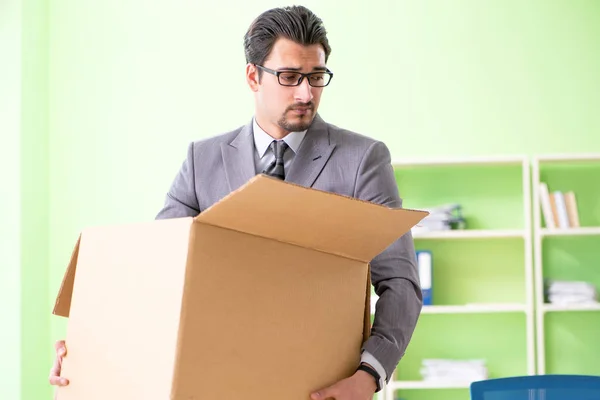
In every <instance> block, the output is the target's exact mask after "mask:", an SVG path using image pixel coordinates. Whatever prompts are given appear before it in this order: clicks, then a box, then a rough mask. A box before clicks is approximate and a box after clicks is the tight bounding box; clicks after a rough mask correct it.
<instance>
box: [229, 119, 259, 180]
mask: <svg viewBox="0 0 600 400" xmlns="http://www.w3.org/2000/svg"><path fill="white" fill-rule="evenodd" d="M253 150H254V138H253V136H252V122H250V123H249V124H248V125H246V126H244V127H242V129H241V130H240V133H239V134H238V135H237V136H236V137H235V139H233V140H232V141H231V143H223V144H221V154H222V155H223V163H224V165H225V175H226V177H227V183H228V184H229V189H230V190H231V191H232V192H233V191H234V190H237V189H239V188H240V187H241V186H242V185H244V184H245V183H246V182H248V181H249V180H250V179H252V177H253V176H254V175H256V171H255V167H254V155H253V153H252V152H253Z"/></svg>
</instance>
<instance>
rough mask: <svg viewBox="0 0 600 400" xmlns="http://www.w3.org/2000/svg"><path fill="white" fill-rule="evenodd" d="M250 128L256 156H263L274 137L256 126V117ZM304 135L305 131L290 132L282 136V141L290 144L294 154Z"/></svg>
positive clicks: (296, 152)
mask: <svg viewBox="0 0 600 400" xmlns="http://www.w3.org/2000/svg"><path fill="white" fill-rule="evenodd" d="M252 130H253V134H254V147H255V148H256V151H257V152H258V156H259V157H260V158H263V157H264V155H265V153H266V152H267V150H268V149H269V146H270V145H271V142H272V141H273V140H274V139H273V137H271V136H270V135H269V134H268V133H267V132H265V131H264V130H263V129H262V128H261V127H260V126H258V123H256V118H254V119H253V120H252ZM305 135H306V131H301V132H290V133H289V134H287V135H286V136H285V137H284V138H283V141H284V142H285V143H287V145H288V146H290V149H292V150H293V151H294V153H295V154H298V149H299V148H300V145H301V144H302V140H303V139H304V136H305Z"/></svg>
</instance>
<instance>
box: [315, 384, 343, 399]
mask: <svg viewBox="0 0 600 400" xmlns="http://www.w3.org/2000/svg"><path fill="white" fill-rule="evenodd" d="M337 392H338V391H337V387H336V385H333V386H329V387H328V388H325V389H321V390H319V391H317V392H314V393H312V394H311V395H310V398H311V399H312V400H326V399H335V398H336V396H337Z"/></svg>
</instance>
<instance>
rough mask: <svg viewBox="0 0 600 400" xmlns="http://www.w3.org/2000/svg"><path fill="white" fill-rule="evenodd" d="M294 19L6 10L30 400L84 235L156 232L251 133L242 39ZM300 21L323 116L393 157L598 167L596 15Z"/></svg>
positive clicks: (404, 10) (121, 10)
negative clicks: (324, 34)
mask: <svg viewBox="0 0 600 400" xmlns="http://www.w3.org/2000/svg"><path fill="white" fill-rule="evenodd" d="M19 4H21V5H22V10H21V8H20V6H19ZM282 4H286V3H282V2H272V1H266V0H258V1H255V2H242V1H240V0H236V1H232V0H223V1H219V2H204V1H199V2H191V1H186V2H172V1H169V2H167V1H162V2H147V1H141V0H137V1H136V0H131V1H128V2H119V1H116V0H107V1H103V2H98V1H91V0H87V1H86V0H78V1H74V0H64V1H60V2H52V3H51V4H50V5H48V4H47V2H45V1H42V0H39V1H33V0H29V1H25V2H16V1H14V0H5V1H4V2H2V3H1V5H0V21H2V24H1V25H0V29H1V30H0V34H1V36H0V40H1V42H0V43H1V47H0V51H1V53H0V54H1V55H2V62H0V65H2V68H4V69H7V71H8V72H7V73H4V72H3V75H2V77H0V82H2V83H3V85H2V88H3V90H1V91H0V102H1V103H0V104H2V107H1V108H0V112H2V113H7V112H8V114H9V118H1V119H0V128H1V129H2V141H3V146H2V149H1V150H0V151H2V155H3V157H1V160H0V163H2V164H1V165H2V167H3V168H2V182H3V184H2V193H3V194H4V193H7V194H8V195H7V196H6V195H3V196H2V200H1V201H2V208H1V211H0V212H2V213H4V214H6V218H4V219H3V221H9V223H8V224H3V226H2V228H0V229H1V231H0V232H1V235H2V236H1V237H2V243H1V244H0V245H1V246H3V247H2V250H4V248H5V247H6V248H7V250H6V251H2V262H3V263H6V265H8V266H9V267H8V268H2V270H1V272H0V273H1V274H2V275H1V276H2V280H1V282H0V288H1V289H3V290H2V291H1V293H0V296H2V297H1V299H2V300H4V302H5V304H6V303H7V302H8V304H15V305H16V306H15V307H14V308H12V309H10V310H3V314H2V322H1V323H2V326H3V327H5V328H4V329H2V335H3V336H2V337H3V338H4V336H5V335H8V336H7V339H8V340H9V342H10V343H12V342H16V343H18V342H19V340H22V341H23V342H24V343H23V349H24V350H23V351H22V353H21V352H20V351H19V350H15V349H11V350H9V359H11V360H14V363H13V364H11V365H16V364H15V363H19V362H22V363H23V365H24V368H23V379H22V381H23V392H24V396H23V399H27V400H29V399H36V400H37V399H40V398H50V395H51V391H50V390H49V388H47V387H46V386H45V385H44V384H45V379H46V375H47V370H48V367H49V363H50V357H51V350H52V343H53V341H54V340H56V339H59V338H62V337H64V334H65V327H66V324H65V321H64V320H62V319H60V318H57V317H50V316H49V312H50V309H51V305H52V304H53V301H54V297H55V294H56V291H57V289H58V285H59V283H60V280H61V278H62V273H63V271H64V267H65V266H66V263H67V261H68V257H69V255H70V251H71V248H72V246H73V244H74V242H75V240H76V237H77V234H78V232H79V230H80V229H82V228H83V227H85V226H87V225H94V224H110V223H120V222H132V221H141V220H148V219H151V218H153V217H154V215H155V214H156V212H157V211H158V209H159V208H160V207H161V205H162V201H163V197H164V193H165V191H166V190H167V188H168V186H169V184H170V183H171V180H172V178H173V176H174V174H175V172H176V171H177V169H178V167H179V165H180V163H181V161H182V160H183V157H184V155H185V149H186V145H187V144H188V142H189V141H191V140H194V139H199V138H203V137H207V136H212V135H214V134H216V133H219V132H223V131H226V130H229V129H233V128H235V127H236V126H238V125H240V124H243V123H245V122H247V121H248V120H249V119H250V117H251V113H252V109H253V108H252V97H251V94H250V92H249V91H248V90H247V88H246V86H245V80H244V58H243V49H242V37H243V34H244V32H245V30H246V28H247V26H248V24H249V23H250V21H251V20H252V18H254V17H255V16H256V15H257V14H258V13H260V12H261V11H263V10H264V9H266V8H269V7H271V6H276V5H282ZM304 4H305V5H307V6H308V7H310V8H312V9H313V10H314V11H315V12H317V13H318V14H319V15H320V16H321V17H322V18H323V19H324V21H325V23H326V26H327V28H328V30H329V32H330V35H329V36H330V41H331V44H332V46H333V53H332V56H331V59H330V63H329V66H330V68H331V69H332V70H333V71H334V73H335V77H334V80H333V82H332V84H331V86H330V87H328V88H327V89H326V92H325V94H324V96H323V100H322V105H321V109H320V112H321V115H322V116H323V117H324V118H325V119H326V120H328V121H330V122H332V123H335V124H338V125H341V126H344V127H348V128H350V129H355V130H357V131H360V132H363V133H365V134H367V135H370V136H372V137H375V138H378V139H381V140H384V141H385V142H386V143H387V144H388V145H389V147H390V149H391V151H392V154H393V156H394V158H402V157H421V156H428V157H435V156H460V155H487V154H535V153H553V152H590V151H600V135H599V134H598V131H599V128H600V114H599V113H597V110H598V109H599V108H600V76H599V75H598V73H597V71H599V70H600V53H599V52H598V51H597V49H598V48H600V2H597V1H593V0H589V1H566V0H563V1H553V2H547V1H541V0H532V1H527V2H523V1H517V0H507V1H495V2H492V1H479V0H456V1H441V0H440V1H434V0H430V1H419V2H417V1H408V0H406V1H400V0H387V1H386V0H376V1H370V2H364V1H357V0H353V1H348V2H346V3H345V5H344V7H340V6H339V4H338V2H337V1H336V2H334V1H333V0H321V1H306V2H304ZM7 10H8V12H7ZM21 31H22V34H23V40H22V43H21V42H20V41H19V40H20V39H19V36H20V35H21ZM21 57H22V58H23V64H22V65H21V62H20V59H21ZM5 60H9V61H8V63H7V62H5ZM4 69H3V70H2V71H4ZM13 78H14V79H13ZM4 81H6V82H4ZM15 82H17V83H15ZM19 82H22V83H23V85H22V87H19V85H18V83H19ZM15 85H17V86H15ZM21 96H22V98H23V100H22V104H23V106H22V108H19V109H17V110H15V111H14V112H13V108H14V107H18V105H15V104H19V102H18V101H17V99H19V98H20V97H21ZM15 102H16V103H15ZM4 104H7V107H5V106H4ZM15 113H16V114H15ZM0 115H3V114H0ZM15 116H17V117H15ZM21 117H22V122H23V123H22V126H21V125H20V122H21ZM15 118H16V119H15ZM5 136H6V138H5ZM34 143H39V144H41V145H43V146H47V147H42V148H41V149H42V150H40V148H37V150H36V149H34V148H33V147H32V145H33V144H34ZM43 149H47V151H44V150H43ZM4 153H6V157H4ZM5 175H6V177H5ZM21 190H22V191H21ZM29 190H35V192H33V193H34V194H33V195H30V192H29ZM4 202H7V204H6V206H4ZM20 206H21V207H24V211H23V216H22V217H21V218H20V217H19V213H15V212H13V211H14V210H18V209H19V207H20ZM46 213H47V214H46ZM4 214H3V216H4ZM20 232H23V236H22V238H23V241H22V244H23V250H24V252H23V259H22V260H20V256H21V254H20V252H19V251H18V250H17V249H18V243H15V240H16V239H15V238H18V237H19V234H20ZM15 244H17V246H15ZM3 265H4V264H3ZM19 265H22V268H19ZM19 272H21V273H22V276H19ZM5 276H6V279H5ZM5 286H6V288H7V289H8V290H4V289H5ZM21 291H23V293H28V294H27V296H29V297H27V298H26V299H25V301H24V302H23V306H22V310H20V309H19V306H18V304H19V301H20V296H21ZM4 313H7V314H6V315H5V314H4ZM19 319H21V320H22V326H23V328H24V331H23V333H22V334H21V331H20V328H19V326H20V324H19V323H18V321H19ZM47 324H50V327H49V328H48V327H47ZM6 327H8V328H6ZM28 332H30V333H28ZM31 332H36V334H31ZM30 346H31V347H30ZM43 348H47V350H46V352H44V350H41V349H43ZM30 349H33V350H34V351H30ZM36 349H37V350H36ZM38 350H39V351H38ZM15 373H16V372H15V370H14V369H12V368H10V371H8V375H7V374H2V378H0V379H7V381H8V386H4V385H0V387H2V390H9V392H8V393H9V395H8V396H0V397H1V398H3V399H4V398H7V399H17V398H18V397H19V396H18V390H19V388H18V387H17V386H15V387H14V388H13V386H14V383H13V380H14V379H17V378H18V376H15V375H14V374H15ZM7 376H8V377H9V378H6V377H7ZM38 378H39V379H41V380H42V381H43V384H41V386H36V384H37V382H38ZM34 382H35V384H34ZM1 383H2V384H4V382H1ZM11 385H13V386H11ZM6 388H8V389H6ZM27 393H28V394H27ZM25 394H27V397H25Z"/></svg>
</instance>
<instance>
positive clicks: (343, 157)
mask: <svg viewBox="0 0 600 400" xmlns="http://www.w3.org/2000/svg"><path fill="white" fill-rule="evenodd" d="M253 151H254V141H253V134H252V122H250V123H249V124H248V125H245V126H243V127H241V128H238V129H236V130H234V131H232V132H228V133H225V134H222V135H219V136H216V137H213V138H210V139H206V140H201V141H197V142H193V143H191V144H190V146H189V148H188V152H187V158H186V160H185V161H184V162H183V165H182V166H181V169H180V171H179V172H178V174H177V176H176V177H175V180H174V182H173V184H172V186H171V188H170V190H169V191H168V193H167V196H166V201H165V204H164V207H163V208H162V210H160V212H159V213H158V215H157V219H161V218H177V217H186V216H196V215H198V214H199V213H200V212H202V210H205V209H207V208H208V207H210V206H211V205H212V204H214V203H216V202H217V201H219V200H220V199H221V198H223V197H224V196H226V195H228V194H229V193H230V192H232V191H234V190H236V189H238V188H239V187H240V186H242V185H243V184H244V183H246V182H247V181H248V180H249V179H250V178H252V177H253V176H254V175H255V166H254V156H253ZM286 181H290V182H293V183H296V184H299V185H303V186H306V187H313V188H315V189H320V190H325V191H329V192H334V193H338V194H342V195H346V196H352V197H356V198H359V199H362V200H366V201H371V202H374V203H379V204H383V205H386V206H389V207H401V205H402V200H401V199H400V197H399V194H398V187H397V184H396V180H395V178H394V172H393V169H392V166H391V160H390V153H389V150H388V148H387V147H386V146H385V145H384V144H383V143H382V142H379V141H375V140H373V139H370V138H368V137H365V136H362V135H359V134H356V133H353V132H350V131H347V130H344V129H341V128H338V127H336V126H334V125H331V124H328V123H326V122H324V121H323V120H322V119H321V118H320V116H318V115H317V116H316V117H315V120H314V121H313V123H312V125H311V127H310V128H309V129H308V131H307V133H306V136H305V137H304V140H303V142H302V144H301V146H300V148H299V150H298V153H297V154H296V156H295V158H294V160H293V162H292V164H291V167H290V168H289V171H286ZM415 258H416V256H415V249H414V244H413V240H412V236H411V233H410V232H408V233H406V234H405V235H403V236H402V237H401V238H400V239H398V240H397V241H396V242H395V243H394V244H392V245H391V246H389V247H388V248H387V249H386V250H385V251H384V252H383V253H381V254H380V255H378V256H377V257H375V259H373V260H372V262H371V279H372V283H373V285H374V287H375V292H376V293H377V295H378V296H379V301H378V302H377V305H376V311H375V319H374V322H373V327H372V334H371V336H370V338H369V339H367V341H366V342H365V343H364V345H363V350H366V351H368V352H369V353H371V354H372V355H373V356H374V357H375V358H376V359H377V360H378V361H379V362H380V363H381V365H382V366H383V368H384V369H385V370H386V373H387V378H388V381H389V379H390V378H391V376H392V373H393V371H394V369H395V368H396V366H397V364H398V362H399V361H400V358H401V357H402V356H403V355H404V352H405V350H406V347H407V345H408V343H409V341H410V338H411V336H412V334H413V331H414V328H415V325H416V322H417V319H418V316H419V313H420V311H421V306H422V297H421V290H420V286H419V281H418V273H417V267H416V260H415Z"/></svg>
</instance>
